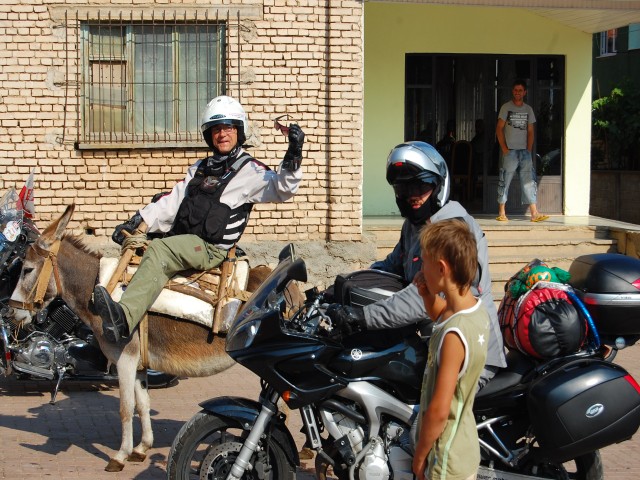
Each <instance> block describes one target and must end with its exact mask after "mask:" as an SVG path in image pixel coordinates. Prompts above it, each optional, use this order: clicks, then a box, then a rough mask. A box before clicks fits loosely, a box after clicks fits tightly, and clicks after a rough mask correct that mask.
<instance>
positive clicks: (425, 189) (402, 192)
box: [393, 181, 436, 198]
mask: <svg viewBox="0 0 640 480" xmlns="http://www.w3.org/2000/svg"><path fill="white" fill-rule="evenodd" d="M434 188H436V185H435V183H425V182H420V181H418V182H399V183H394V184H393V191H394V192H395V194H396V197H398V198H411V197H420V196H422V195H424V194H425V193H429V192H432V191H433V190H434Z"/></svg>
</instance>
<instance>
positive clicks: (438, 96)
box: [404, 53, 565, 214]
mask: <svg viewBox="0 0 640 480" xmlns="http://www.w3.org/2000/svg"><path fill="white" fill-rule="evenodd" d="M405 65H406V67H405V68H406V69H405V128H404V132H405V133H404V135H405V140H422V141H426V142H428V143H431V144H432V145H434V146H436V148H438V150H439V151H440V152H441V153H442V155H443V156H444V157H445V159H446V160H447V163H448V165H449V167H450V169H452V171H451V174H452V180H453V179H455V182H454V184H453V187H454V188H452V198H453V199H455V200H458V201H460V202H461V203H462V204H463V205H464V206H465V207H466V208H467V209H468V210H469V211H470V212H473V213H493V212H496V211H497V200H496V188H497V175H498V169H499V148H498V145H497V141H496V138H495V127H496V122H497V118H498V112H499V110H500V106H501V105H502V104H503V103H505V102H507V101H508V100H510V98H511V87H512V82H513V80H514V79H516V78H522V79H525V80H526V81H527V85H528V89H527V97H526V98H525V101H526V102H527V103H528V104H529V105H531V106H532V107H533V110H534V112H535V115H536V140H535V144H534V152H533V153H534V158H535V161H536V172H537V175H538V206H539V208H540V210H541V211H544V212H545V213H547V212H548V213H562V163H563V158H564V152H563V145H564V124H565V122H564V89H565V59H564V57H563V56H560V55H485V54H469V55H465V54H457V55H451V54H437V53H436V54H424V53H411V54H407V56H406V63H405ZM469 150H470V151H471V159H470V160H469V159H468V158H467V157H468V155H469V153H468V152H469ZM467 162H470V165H471V168H468V167H467ZM526 208H527V206H526V205H522V204H521V202H520V182H519V179H518V178H517V177H516V178H514V181H513V182H512V183H511V187H510V189H509V200H508V202H507V211H509V212H512V213H513V214H523V213H524V212H525V211H526Z"/></svg>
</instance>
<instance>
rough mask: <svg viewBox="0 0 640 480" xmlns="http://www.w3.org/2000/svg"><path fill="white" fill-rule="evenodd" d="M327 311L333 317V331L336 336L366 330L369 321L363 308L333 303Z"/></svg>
mask: <svg viewBox="0 0 640 480" xmlns="http://www.w3.org/2000/svg"><path fill="white" fill-rule="evenodd" d="M325 313H326V314H327V316H328V317H329V318H330V319H331V323H332V324H333V332H332V333H333V334H334V335H336V336H337V335H340V334H344V335H347V336H348V335H353V334H354V333H358V332H364V331H365V330H366V329H367V322H366V320H365V318H364V310H363V309H362V308H354V307H349V306H347V305H340V304H339V303H332V304H331V305H329V307H328V308H327V311H326V312H325Z"/></svg>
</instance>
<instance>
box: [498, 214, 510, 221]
mask: <svg viewBox="0 0 640 480" xmlns="http://www.w3.org/2000/svg"><path fill="white" fill-rule="evenodd" d="M496 220H497V221H499V222H508V221H509V219H508V218H507V216H506V215H498V216H497V217H496Z"/></svg>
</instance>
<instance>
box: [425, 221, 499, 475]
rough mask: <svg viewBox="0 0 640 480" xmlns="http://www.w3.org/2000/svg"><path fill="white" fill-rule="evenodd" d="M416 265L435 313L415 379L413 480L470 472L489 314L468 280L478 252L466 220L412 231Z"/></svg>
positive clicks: (475, 454) (476, 456)
mask: <svg viewBox="0 0 640 480" xmlns="http://www.w3.org/2000/svg"><path fill="white" fill-rule="evenodd" d="M420 246H421V249H422V253H421V255H422V270H421V274H418V275H417V276H416V279H415V280H414V282H415V283H416V286H417V287H418V291H419V292H420V295H421V296H422V299H423V301H424V304H425V308H426V310H427V312H428V313H429V316H430V317H431V318H433V319H437V320H436V323H435V325H434V328H433V333H432V335H431V338H430V340H429V356H428V360H427V367H426V369H425V373H424V379H423V382H422V393H421V398H420V413H419V416H418V429H417V432H416V437H415V439H416V448H415V454H414V457H413V472H414V474H415V475H416V478H417V479H418V480H422V479H423V478H426V479H430V480H431V479H436V478H437V479H448V480H452V479H457V480H467V479H474V478H475V477H476V472H477V469H478V465H479V463H480V447H479V445H478V435H477V430H476V423H475V419H474V416H473V410H472V409H473V401H474V398H475V394H476V389H477V384H478V378H479V376H480V373H481V371H482V368H483V366H484V364H485V360H486V357H487V343H488V342H487V340H488V339H489V315H488V313H487V311H486V309H485V307H484V306H483V304H482V301H481V299H480V298H476V297H474V296H473V295H472V293H471V290H470V285H471V283H472V282H473V279H474V276H475V274H476V270H477V266H478V259H477V248H476V242H475V238H474V236H473V235H472V233H471V231H470V230H469V227H468V226H467V224H466V223H464V222H462V221H460V220H455V219H454V220H445V221H441V222H436V223H432V224H429V225H427V226H426V227H425V228H424V229H423V231H422V232H421V234H420Z"/></svg>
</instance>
